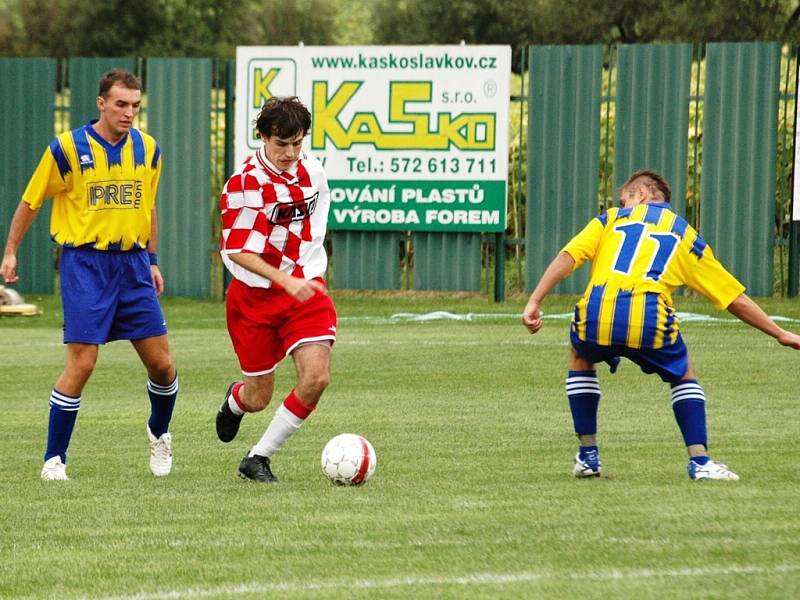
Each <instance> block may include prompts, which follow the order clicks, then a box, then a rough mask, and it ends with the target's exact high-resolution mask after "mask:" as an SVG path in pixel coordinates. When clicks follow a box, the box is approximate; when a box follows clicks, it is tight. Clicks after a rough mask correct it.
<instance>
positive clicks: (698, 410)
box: [671, 379, 708, 448]
mask: <svg viewBox="0 0 800 600" xmlns="http://www.w3.org/2000/svg"><path fill="white" fill-rule="evenodd" d="M671 387H672V411H673V412H674V413H675V420H676V421H677V422H678V427H680V430H681V433H682V434H683V441H684V443H685V444H686V445H687V446H692V445H694V444H702V445H703V446H705V447H706V448H708V432H707V431H706V396H705V394H704V393H703V388H702V387H701V386H700V384H699V383H697V380H696V379H685V380H684V381H681V382H679V383H676V384H673V385H672V386H671Z"/></svg>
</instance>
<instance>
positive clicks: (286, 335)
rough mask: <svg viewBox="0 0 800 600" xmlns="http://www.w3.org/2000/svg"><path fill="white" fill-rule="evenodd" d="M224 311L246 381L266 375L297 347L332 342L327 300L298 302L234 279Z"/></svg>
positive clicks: (332, 318)
mask: <svg viewBox="0 0 800 600" xmlns="http://www.w3.org/2000/svg"><path fill="white" fill-rule="evenodd" d="M317 281H319V282H321V283H323V284H324V283H325V282H324V280H322V279H317ZM225 307H226V313H227V314H226V316H227V319H228V333H229V334H230V336H231V341H232V342H233V349H234V351H235V352H236V356H237V358H238V359H239V365H240V366H241V368H242V373H244V374H245V375H250V376H256V375H265V374H267V373H271V372H272V371H274V370H275V368H276V367H277V366H278V363H279V362H280V361H281V360H283V359H284V357H286V356H287V355H288V354H290V353H291V352H292V351H293V350H294V349H295V348H297V347H298V346H300V345H301V344H306V343H309V342H330V344H331V345H333V343H334V342H336V308H335V307H334V306H333V300H331V297H330V296H329V295H327V294H316V295H314V296H313V297H312V298H309V299H308V300H306V301H305V302H300V301H299V300H296V299H294V298H292V297H291V296H290V295H289V294H287V293H286V292H285V291H284V290H283V289H272V288H270V289H266V288H257V287H250V286H248V285H246V284H244V283H242V282H241V281H239V280H238V279H234V280H233V281H232V282H231V284H230V286H229V287H228V294H227V299H226V302H225Z"/></svg>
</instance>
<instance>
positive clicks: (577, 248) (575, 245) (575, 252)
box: [561, 213, 608, 271]
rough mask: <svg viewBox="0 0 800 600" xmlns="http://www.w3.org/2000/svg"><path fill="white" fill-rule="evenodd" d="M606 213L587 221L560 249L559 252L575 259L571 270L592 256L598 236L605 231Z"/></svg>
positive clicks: (598, 243)
mask: <svg viewBox="0 0 800 600" xmlns="http://www.w3.org/2000/svg"><path fill="white" fill-rule="evenodd" d="M607 215H608V213H604V214H603V215H601V216H599V217H595V218H594V219H592V220H591V221H589V223H588V224H587V225H586V227H584V228H583V230H582V231H580V232H579V233H578V234H577V235H575V237H573V238H572V239H571V240H570V241H569V243H568V244H567V245H566V246H564V247H563V248H562V249H561V252H566V253H567V254H569V255H570V256H571V257H572V259H573V260H574V261H575V265H574V266H573V268H572V270H573V271H575V270H577V269H578V268H580V267H581V266H582V265H583V263H585V262H586V261H588V260H592V259H593V258H594V256H595V254H596V253H597V248H598V247H599V245H600V238H601V237H602V236H603V231H605V224H606V222H607V218H608V216H607Z"/></svg>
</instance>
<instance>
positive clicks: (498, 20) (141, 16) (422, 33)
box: [0, 0, 800, 64]
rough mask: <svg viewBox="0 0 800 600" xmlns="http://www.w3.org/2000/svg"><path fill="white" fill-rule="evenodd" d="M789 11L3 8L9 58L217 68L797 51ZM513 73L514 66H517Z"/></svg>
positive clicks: (168, 3)
mask: <svg viewBox="0 0 800 600" xmlns="http://www.w3.org/2000/svg"><path fill="white" fill-rule="evenodd" d="M799 22H800V8H799V7H798V6H797V3H796V2H792V1H791V0H673V1H672V2H662V1H659V0H617V1H615V2H610V1H594V2H585V1H584V0H283V1H281V2H264V1H262V0H219V1H216V0H140V1H139V2H136V3H130V2H124V1H122V0H107V1H106V2H102V3H88V2H85V1H84V0H2V1H0V54H2V55H5V56H57V57H60V56H122V55H135V56H216V57H232V56H233V52H234V49H235V47H236V46H237V45H294V44H297V43H299V42H303V43H305V44H307V45H311V44H314V45H327V44H332V45H338V44H347V45H364V44H458V43H460V42H461V41H465V42H466V43H468V44H510V45H511V46H513V47H514V48H515V49H516V52H517V55H516V57H515V58H517V59H518V58H519V52H521V51H522V48H523V47H524V46H526V45H528V44H596V43H617V42H622V43H646V42H655V41H659V42H674V41H694V42H701V41H747V40H766V39H777V40H783V41H786V42H792V43H797V42H800V23H799ZM515 64H517V61H516V60H515Z"/></svg>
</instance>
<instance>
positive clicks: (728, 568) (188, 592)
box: [96, 564, 800, 600]
mask: <svg viewBox="0 0 800 600" xmlns="http://www.w3.org/2000/svg"><path fill="white" fill-rule="evenodd" d="M797 571H800V565H795V564H784V565H774V566H760V565H713V566H706V567H696V568H693V567H687V568H683V569H630V570H623V569H609V570H605V571H581V572H580V573H576V572H566V573H557V572H556V573H553V572H550V573H548V572H541V573H537V572H521V573H474V574H471V575H464V576H453V577H436V576H429V577H394V578H387V579H353V580H336V581H296V582H281V583H259V582H253V583H245V584H240V585H235V586H218V587H213V588H198V587H196V588H188V589H183V590H172V591H160V592H140V593H137V594H133V595H127V596H104V597H96V600H181V599H182V598H207V597H214V596H236V595H241V594H266V593H269V592H284V593H291V592H297V593H302V592H313V591H322V590H353V589H389V588H403V587H429V586H442V585H484V586H501V585H507V584H516V583H535V582H538V581H553V580H564V581H572V580H580V581H585V580H588V579H591V580H592V581H597V580H603V581H625V580H634V579H670V578H676V577H713V576H720V575H773V574H782V573H794V572H797Z"/></svg>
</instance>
